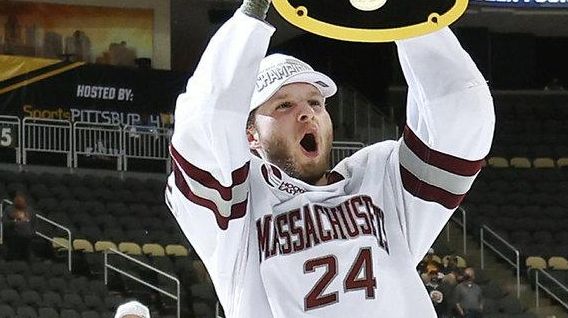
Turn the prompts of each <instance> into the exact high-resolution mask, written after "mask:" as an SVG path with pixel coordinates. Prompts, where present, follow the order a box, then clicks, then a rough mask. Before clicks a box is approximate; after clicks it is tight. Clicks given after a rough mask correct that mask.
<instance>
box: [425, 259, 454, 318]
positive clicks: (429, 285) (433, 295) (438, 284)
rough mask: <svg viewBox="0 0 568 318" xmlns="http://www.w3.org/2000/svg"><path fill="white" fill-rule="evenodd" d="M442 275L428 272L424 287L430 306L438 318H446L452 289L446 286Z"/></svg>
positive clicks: (433, 271) (436, 272)
mask: <svg viewBox="0 0 568 318" xmlns="http://www.w3.org/2000/svg"><path fill="white" fill-rule="evenodd" d="M443 278H444V274H442V273H441V272H438V270H437V269H436V270H432V271H430V272H428V274H427V276H426V278H425V283H424V285H425V286H426V291H428V295H430V299H432V305H434V310H435V311H436V315H437V316H438V318H447V317H449V316H448V302H449V299H450V295H451V291H452V288H451V286H449V285H447V284H446V283H445V282H444V280H443Z"/></svg>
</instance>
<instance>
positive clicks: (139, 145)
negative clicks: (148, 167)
mask: <svg viewBox="0 0 568 318" xmlns="http://www.w3.org/2000/svg"><path fill="white" fill-rule="evenodd" d="M123 134H124V137H123V140H124V142H123V147H122V149H123V153H124V170H128V159H129V158H133V159H145V160H164V161H166V171H167V172H169V171H170V168H171V167H170V164H171V161H170V141H171V139H172V135H173V131H172V130H171V129H166V128H158V127H147V126H131V125H127V126H125V127H124V129H123Z"/></svg>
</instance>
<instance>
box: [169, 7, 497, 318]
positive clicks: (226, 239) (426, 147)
mask: <svg viewBox="0 0 568 318" xmlns="http://www.w3.org/2000/svg"><path fill="white" fill-rule="evenodd" d="M273 31H274V29H273V28H272V27H271V26H270V25H268V24H266V23H264V22H262V21H259V20H256V19H254V18H251V17H247V16H245V15H244V14H242V13H240V12H237V13H236V14H235V15H234V16H233V17H232V18H231V19H230V20H229V21H228V22H226V23H225V25H224V26H223V27H222V28H221V29H220V30H219V31H218V32H217V34H216V35H215V36H214V37H213V39H212V40H211V42H210V44H209V46H208V47H207V50H206V51H205V53H204V54H203V57H202V59H201V61H200V63H199V65H198V67H197V69H196V71H195V73H194V75H193V77H192V78H191V79H190V80H189V82H188V85H187V91H186V93H184V94H182V95H180V96H179V98H178V100H177V107H176V111H175V132H174V135H173V140H172V148H171V153H172V158H173V162H174V165H173V166H174V172H173V173H172V175H171V176H170V177H169V179H168V187H167V191H166V202H167V204H168V205H169V206H170V209H171V210H172V212H173V214H174V215H175V217H176V219H177V221H178V222H179V224H180V226H181V228H182V230H183V232H184V233H185V235H186V236H187V237H188V239H189V240H190V242H191V244H192V245H193V247H194V248H195V251H196V252H197V253H198V255H199V256H200V257H201V259H202V260H203V262H204V263H205V265H206V267H207V269H208V271H209V274H210V276H211V278H212V280H213V283H214V285H215V288H216V291H217V294H218V297H219V299H220V301H221V303H222V305H223V307H224V309H225V313H226V315H227V317H230V318H252V317H261V318H270V317H274V318H289V317H322V318H323V317H325V318H339V317H341V318H344V317H352V318H368V317H389V318H396V317H435V316H436V315H435V312H434V309H433V307H432V304H431V300H430V299H429V297H428V295H427V293H426V289H425V287H424V285H423V283H422V281H421V280H420V278H419V276H418V275H417V273H416V269H415V268H416V265H417V263H418V262H419V261H420V260H421V259H422V257H423V255H425V253H426V252H427V250H428V248H429V247H430V246H431V244H432V243H433V241H434V240H435V238H436V236H437V235H438V233H439V232H440V231H441V230H442V228H443V226H444V224H445V223H446V222H447V221H448V219H449V218H450V216H451V214H452V212H453V211H454V209H455V208H456V207H457V206H458V205H459V204H460V202H461V200H462V198H463V196H464V195H465V193H466V192H467V191H468V190H469V188H470V186H471V184H472V182H473V180H474V178H475V176H476V175H477V173H478V172H479V170H480V169H481V165H482V159H483V158H484V157H485V155H486V154H487V153H488V151H489V148H490V144H491V139H492V135H493V127H494V114H493V107H492V106H493V105H492V99H491V96H490V93H489V90H488V87H487V85H486V82H485V80H484V78H483V77H482V75H481V74H480V73H479V71H478V70H477V68H476V67H475V65H474V63H473V62H472V60H471V59H470V57H469V55H468V54H467V53H466V52H464V51H463V49H462V48H461V47H460V45H459V43H458V42H457V40H456V39H455V37H454V36H453V34H452V33H451V31H450V30H449V29H444V30H442V31H440V32H437V33H435V34H430V35H426V36H422V37H419V38H415V39H410V40H404V41H399V42H398V43H397V45H398V49H399V56H400V61H401V64H402V67H403V71H404V74H405V76H406V79H407V81H408V84H409V95H408V105H407V118H408V120H407V127H406V128H405V130H404V134H403V137H402V138H401V139H400V140H398V141H386V142H381V143H378V144H375V145H372V146H368V147H366V148H364V149H362V150H360V151H358V152H357V153H355V154H354V155H353V156H351V157H349V158H347V159H345V160H343V161H342V162H341V163H339V164H338V165H337V166H336V167H334V168H333V170H332V171H331V172H330V174H329V175H328V179H329V184H328V185H326V186H312V185H309V184H306V183H304V182H302V181H300V180H297V179H294V178H292V177H290V176H288V175H286V173H284V172H283V171H282V170H280V169H279V168H277V167H276V166H274V165H272V164H270V163H268V162H265V161H262V160H261V159H259V158H257V157H255V156H253V155H251V154H250V152H249V148H248V143H247V140H246V136H245V126H246V120H247V116H248V112H249V103H250V99H251V95H252V93H253V90H254V89H255V82H256V75H257V71H258V67H259V63H260V61H261V59H262V58H263V57H264V56H265V54H266V51H267V47H268V43H269V40H270V37H271V35H272V33H273ZM274 76H278V74H274Z"/></svg>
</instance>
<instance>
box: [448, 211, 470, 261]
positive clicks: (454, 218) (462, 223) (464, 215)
mask: <svg viewBox="0 0 568 318" xmlns="http://www.w3.org/2000/svg"><path fill="white" fill-rule="evenodd" d="M458 211H459V212H460V215H461V219H460V218H459V217H458V216H457V215H456V212H458ZM456 212H454V214H452V217H451V218H450V221H453V222H454V223H455V224H457V225H458V226H459V227H461V229H462V246H463V255H464V256H465V255H467V212H466V211H465V209H464V208H462V207H461V206H460V207H458V208H457V209H456ZM446 241H447V242H450V222H448V223H446Z"/></svg>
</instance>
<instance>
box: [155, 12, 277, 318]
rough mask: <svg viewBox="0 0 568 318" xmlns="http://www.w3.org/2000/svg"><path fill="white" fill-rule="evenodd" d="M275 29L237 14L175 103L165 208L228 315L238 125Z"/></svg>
mask: <svg viewBox="0 0 568 318" xmlns="http://www.w3.org/2000/svg"><path fill="white" fill-rule="evenodd" d="M273 32H274V28H273V27H272V26H270V25H268V24H266V23H265V22H263V21H260V20H257V19H254V18H251V17H248V16H246V15H244V14H243V13H241V12H240V11H237V12H236V13H235V15H234V16H233V17H232V18H231V19H229V20H228V21H227V22H226V23H225V24H224V25H223V26H222V27H221V28H220V29H219V30H218V32H217V33H216V34H215V35H214V36H213V38H212V39H211V41H210V42H209V44H208V46H207V48H206V50H205V52H204V53H203V56H202V58H201V60H200V62H199V64H198V66H197V68H196V71H195V73H194V74H193V76H192V77H191V78H190V79H189V80H188V83H187V89H186V92H185V93H183V94H181V95H180V96H179V97H178V99H177V103H176V109H175V129H174V134H173V136H172V143H171V149H170V151H171V157H172V162H173V164H172V166H173V172H172V174H171V175H170V177H169V179H168V186H167V189H166V203H167V205H168V206H169V207H170V209H171V210H172V213H173V214H174V216H175V218H176V220H177V222H178V223H179V225H180V227H181V229H182V230H183V232H184V234H185V235H186V237H187V238H188V239H189V241H190V242H191V244H192V246H193V248H194V249H195V251H196V252H197V254H198V255H199V256H200V257H201V259H202V260H203V262H204V263H205V265H206V267H207V269H208V271H209V274H210V276H211V278H212V279H213V282H214V283H215V286H216V289H217V294H218V296H219V298H220V300H221V302H222V304H223V306H224V307H225V309H226V310H227V311H229V312H230V310H231V303H229V300H231V299H238V295H237V296H235V295H234V293H236V292H237V291H235V285H236V284H238V282H237V280H238V279H239V277H241V276H242V275H240V273H242V272H243V271H244V269H242V267H243V266H244V264H246V257H247V241H248V235H247V233H248V231H249V223H250V220H249V219H248V215H247V211H248V210H249V208H250V207H249V206H248V198H249V189H250V187H249V165H250V160H251V155H250V152H249V148H248V143H247V140H246V134H245V126H246V121H247V117H248V113H249V105H250V100H251V96H252V94H253V90H254V86H255V82H256V77H257V72H258V68H259V65H260V61H261V60H262V58H263V57H264V56H265V54H266V51H267V49H268V44H269V41H270V37H271V36H272V33H273Z"/></svg>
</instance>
